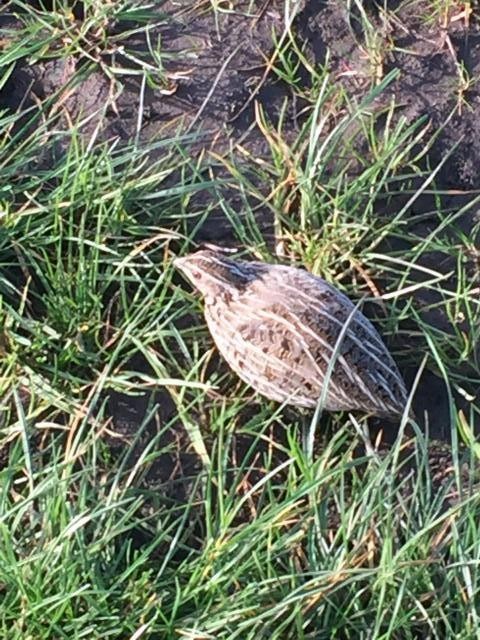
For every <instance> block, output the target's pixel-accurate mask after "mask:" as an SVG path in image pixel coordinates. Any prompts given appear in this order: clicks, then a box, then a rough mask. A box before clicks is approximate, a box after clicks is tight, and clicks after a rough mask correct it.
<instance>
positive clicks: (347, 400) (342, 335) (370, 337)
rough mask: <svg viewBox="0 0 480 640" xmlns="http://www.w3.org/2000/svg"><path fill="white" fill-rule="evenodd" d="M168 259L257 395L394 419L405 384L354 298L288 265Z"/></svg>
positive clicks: (209, 253)
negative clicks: (195, 294)
mask: <svg viewBox="0 0 480 640" xmlns="http://www.w3.org/2000/svg"><path fill="white" fill-rule="evenodd" d="M174 266H175V267H176V268H177V269H178V270H179V271H180V272H181V273H182V274H183V276H184V277H186V278H187V279H188V280H189V281H190V283H191V284H192V285H193V286H194V287H195V288H196V289H197V290H198V292H199V293H200V294H201V295H202V296H203V299H204V314H205V319H206V322H207V326H208V328H209V330H210V333H211V335H212V338H213V340H214V342H215V344H216V346H217V348H218V350H219V352H220V354H221V355H222V356H223V358H224V359H225V360H226V362H227V363H228V365H229V366H230V368H231V369H233V371H234V372H235V373H236V374H237V375H238V376H239V377H240V378H241V379H242V380H243V381H244V382H246V383H247V384H248V385H250V386H251V387H252V388H253V389H254V390H255V391H257V392H258V393H259V394H261V395H262V396H264V397H266V398H268V399H270V400H274V401H276V402H280V403H285V404H290V405H293V406H296V407H303V408H306V409H314V408H316V407H317V406H318V405H319V401H320V400H321V401H322V402H323V405H322V409H324V410H326V411H329V412H336V411H349V412H354V411H360V412H363V413H366V414H369V415H372V416H379V417H384V418H389V419H399V418H400V417H401V416H402V415H403V414H404V411H405V407H406V405H407V397H408V396H407V390H406V387H405V383H404V381H403V379H402V376H401V374H400V372H399V370H398V367H397V365H396V363H395V361H394V360H393V358H392V356H391V355H390V353H389V351H388V350H387V348H386V346H385V344H384V343H383V342H382V339H381V337H380V335H379V333H378V332H377V330H376V329H375V327H374V326H373V324H372V323H371V322H370V321H369V320H368V319H367V318H366V317H365V316H364V315H363V314H362V313H361V311H360V310H359V309H358V305H357V306H355V305H354V304H353V303H352V302H351V300H350V299H349V298H348V297H347V296H346V295H344V294H343V293H342V292H341V291H339V290H338V289H336V288H335V287H333V286H332V285H330V284H329V283H328V282H326V281H325V280H324V279H323V278H321V277H319V276H317V275H314V274H312V273H310V272H309V271H307V270H305V269H303V268H299V267H293V266H288V265H281V264H270V263H267V262H260V261H249V260H239V259H235V258H233V257H231V255H228V254H226V253H225V252H222V251H220V250H215V249H210V248H209V249H201V250H198V251H195V252H194V253H191V254H189V255H186V256H184V257H177V258H175V260H174Z"/></svg>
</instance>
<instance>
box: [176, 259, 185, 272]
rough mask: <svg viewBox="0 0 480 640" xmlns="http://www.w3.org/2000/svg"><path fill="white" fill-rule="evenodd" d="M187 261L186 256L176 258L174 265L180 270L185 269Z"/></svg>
mask: <svg viewBox="0 0 480 640" xmlns="http://www.w3.org/2000/svg"><path fill="white" fill-rule="evenodd" d="M185 262H186V259H185V258H175V259H174V261H173V266H174V267H175V269H179V270H180V271H183V270H184V269H185Z"/></svg>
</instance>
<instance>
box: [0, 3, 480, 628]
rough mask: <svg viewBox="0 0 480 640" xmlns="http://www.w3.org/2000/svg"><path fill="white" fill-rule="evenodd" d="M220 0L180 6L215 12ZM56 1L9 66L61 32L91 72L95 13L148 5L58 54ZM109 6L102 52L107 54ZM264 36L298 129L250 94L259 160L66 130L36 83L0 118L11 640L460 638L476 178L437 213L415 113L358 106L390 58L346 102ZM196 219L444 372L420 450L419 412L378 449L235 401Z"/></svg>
mask: <svg viewBox="0 0 480 640" xmlns="http://www.w3.org/2000/svg"><path fill="white" fill-rule="evenodd" d="M214 4H215V7H214V6H213V5H214ZM220 4H221V3H200V5H199V9H201V10H202V11H207V10H211V9H212V8H213V9H215V15H214V16H213V18H214V19H213V24H215V20H216V21H217V26H218V25H219V24H221V19H222V15H223V13H224V11H227V10H228V11H230V7H227V8H225V7H223V6H220ZM254 4H255V3H250V4H249V6H248V7H247V10H246V11H245V13H252V15H255V10H256V6H254ZM355 4H357V3H355ZM210 5H211V6H210ZM437 5H438V6H440V4H439V3H437V4H436V5H435V6H437ZM20 6H21V3H20V2H15V3H11V7H14V8H16V9H18V8H19V7H20ZM58 7H61V8H62V11H63V12H64V15H63V14H62V13H61V11H59V15H57V16H53V15H51V14H50V13H48V12H38V11H36V10H34V9H32V8H30V7H28V8H25V7H24V8H25V10H26V13H25V14H24V16H23V20H24V22H23V26H22V27H21V28H20V29H17V30H16V31H15V32H14V35H13V36H12V34H10V35H9V43H7V46H5V47H4V49H3V50H2V51H1V53H0V73H1V74H2V77H3V79H4V80H3V82H6V80H7V78H8V77H9V76H11V75H12V74H14V73H15V68H14V66H12V65H13V64H18V61H19V60H22V59H23V57H24V56H29V57H30V60H31V62H32V64H36V63H37V62H38V61H39V60H44V59H45V58H48V57H49V56H50V55H52V51H53V52H54V54H53V55H55V56H57V57H59V58H64V57H65V56H66V55H71V52H72V49H71V47H74V48H75V55H76V56H79V57H80V58H81V57H82V56H84V55H85V56H86V58H87V59H88V60H89V64H90V63H93V64H94V65H98V66H95V67H94V68H96V69H97V70H98V68H100V69H101V70H102V71H103V72H105V73H107V72H110V71H112V67H111V66H108V65H106V66H105V68H103V67H102V64H103V62H102V64H100V62H99V61H98V60H94V61H92V60H90V59H89V55H90V53H91V51H92V50H94V49H95V51H97V53H98V51H99V50H98V47H99V46H100V44H98V42H97V43H96V44H95V46H94V47H93V49H92V48H91V47H90V45H92V46H93V44H92V39H91V37H90V36H89V35H88V34H89V33H91V31H92V29H93V30H94V31H95V24H96V22H95V20H97V17H98V13H96V12H103V13H102V16H104V18H105V20H107V18H108V19H110V18H109V16H110V14H109V16H107V15H106V14H107V13H108V12H111V15H112V16H116V18H115V19H117V18H118V15H122V12H123V14H125V15H128V16H129V18H130V19H132V20H135V19H136V20H137V22H136V23H135V25H136V26H134V27H132V30H133V31H136V30H138V33H141V32H142V30H144V29H146V27H145V25H144V24H143V22H142V19H141V18H142V16H144V15H146V13H145V12H148V11H149V10H150V9H149V7H147V6H146V5H145V6H138V5H137V6H136V5H134V3H131V4H130V3H126V2H114V3H103V4H102V5H101V6H100V5H99V4H98V3H94V2H90V3H88V2H87V3H85V14H86V17H85V22H84V24H83V25H82V24H79V25H75V29H77V31H76V32H75V33H76V34H77V36H75V37H72V38H71V42H70V44H69V45H68V47H67V46H66V45H65V42H67V40H66V39H65V38H66V37H67V36H68V35H69V34H70V36H71V29H72V28H73V26H72V24H71V22H69V20H70V18H68V15H67V9H68V7H67V4H66V3H65V4H60V3H59V4H58ZM432 7H433V4H432ZM59 16H60V17H59ZM62 16H63V17H62ZM65 16H67V18H68V20H67V18H65ZM96 16H97V17H96ZM132 16H134V17H133V18H132ZM135 16H136V17H135ZM94 18H95V19H94ZM112 19H113V18H112ZM162 19H165V17H163V18H162ZM45 20H47V21H48V24H45ZM62 20H63V22H62ZM65 20H67V22H65ZM105 20H104V19H103V18H102V19H101V20H100V23H99V24H100V25H101V29H102V32H101V38H100V41H101V47H103V48H104V49H105V50H110V48H111V49H112V50H115V47H118V46H121V45H119V44H118V40H113V41H112V40H110V37H111V36H110V32H109V30H108V28H107V26H108V25H107V22H108V20H107V22H105ZM89 21H90V22H89ZM87 27H88V28H87ZM129 28H130V27H129ZM214 28H215V27H214ZM82 29H84V30H85V29H86V31H85V32H83V31H82ZM32 30H33V31H32ZM34 32H35V33H36V34H37V37H36V39H35V40H33V39H32V33H34ZM52 34H54V42H55V46H53V48H52ZM115 38H117V36H115ZM120 39H121V38H120ZM94 40H95V39H94ZM152 41H153V40H152ZM276 46H277V47H278V49H277V50H276V55H275V56H274V58H273V63H272V73H274V74H276V75H277V76H278V77H280V78H282V79H283V80H284V81H286V82H287V83H288V84H289V85H290V86H291V89H292V92H293V96H294V97H293V98H292V99H294V100H295V99H296V100H299V101H301V104H302V110H301V113H300V114H299V118H298V121H299V129H298V131H296V132H295V135H292V131H291V129H290V124H289V119H288V113H289V108H290V104H289V103H288V102H286V103H285V104H284V106H283V107H282V109H280V114H279V117H278V119H277V121H276V122H273V121H272V120H271V118H269V117H268V115H267V114H266V113H265V110H262V109H261V108H260V107H257V109H256V113H255V117H256V122H255V126H256V128H257V131H258V136H259V137H263V139H264V140H265V143H266V145H265V148H266V149H267V151H266V153H265V154H264V155H263V156H262V157H259V156H256V155H255V154H254V153H252V152H251V151H249V149H248V146H247V145H245V146H231V147H230V148H229V149H228V150H226V151H224V152H222V153H216V154H213V153H212V154H206V153H200V154H199V153H197V152H196V149H197V148H198V142H199V138H198V136H197V134H196V132H195V131H190V132H189V133H185V131H183V132H182V129H181V128H178V127H177V128H175V130H174V131H172V132H171V133H170V134H168V136H166V135H163V136H162V139H160V140H159V141H154V140H152V141H151V142H149V143H148V144H147V143H142V142H141V140H140V137H139V136H136V137H135V139H134V140H133V141H132V142H131V143H130V144H118V143H116V142H112V141H111V140H107V141H103V142H101V141H100V137H99V134H98V131H99V130H100V127H97V128H95V130H94V133H93V134H92V133H91V134H89V135H88V136H86V135H84V133H83V130H82V128H81V127H80V125H76V126H74V123H73V126H72V127H70V128H69V129H68V130H65V127H64V126H63V125H62V120H61V117H62V114H61V113H60V112H58V111H56V110H55V109H52V104H53V103H54V99H52V98H50V99H49V98H46V99H45V100H43V101H41V100H40V101H39V103H38V104H34V105H27V104H23V105H22V106H21V107H20V108H19V109H18V110H17V111H8V110H5V111H3V112H2V114H1V115H0V145H1V155H0V327H1V330H0V394H1V398H2V403H1V407H0V462H1V465H0V595H1V605H0V634H1V635H2V637H4V638H6V639H7V638H8V639H9V640H10V639H12V640H13V639H17V638H18V639H20V638H21V639H25V638H31V639H35V640H40V639H44V638H45V639H47V638H55V639H60V638H69V639H70V640H71V639H77V638H78V639H80V638H99V639H100V638H102V639H103V638H115V639H117V638H118V639H120V638H122V639H123V638H125V639H126V638H129V639H132V640H134V639H135V640H138V639H139V638H152V639H156V638H162V639H163V638H191V639H192V640H193V639H194V638H195V639H198V640H199V639H207V638H225V639H227V638H228V639H236V638H238V639H241V640H247V639H252V640H253V639H255V640H257V639H258V638H264V637H269V638H272V639H273V640H283V639H285V638H295V639H309V638H315V639H316V640H317V639H321V638H332V637H335V638H355V639H358V638H365V639H366V638H369V639H370V638H375V639H377V638H378V639H380V638H385V639H386V638H395V639H396V638H398V639H402V640H403V639H408V638H418V637H425V638H441V639H443V638H465V639H467V638H468V639H470V638H476V637H478V636H479V632H478V628H479V620H478V616H479V611H478V591H479V586H480V577H479V556H480V543H479V540H480V532H479V530H478V522H479V518H478V513H479V501H478V493H477V491H476V488H477V484H476V483H477V481H478V470H477V464H478V443H477V442H476V441H475V435H474V434H475V424H476V423H477V422H478V415H479V412H480V406H479V401H478V397H476V389H477V388H478V385H479V382H480V362H479V352H478V341H479V338H480V336H479V327H480V304H479V299H480V298H479V295H478V294H479V281H478V246H479V231H480V225H479V224H478V222H477V223H472V224H471V225H470V226H469V227H468V230H466V226H465V220H467V219H468V218H469V217H470V216H471V214H472V212H473V211H474V210H475V207H476V206H477V205H478V195H477V194H475V193H473V194H468V197H467V198H464V200H463V204H462V206H461V207H456V208H455V209H453V208H451V207H449V206H447V205H445V196H446V195H448V194H445V193H444V192H442V189H441V188H440V187H439V186H438V184H437V182H438V175H439V171H440V168H441V167H430V166H429V165H428V162H429V161H428V157H429V156H428V153H429V150H430V147H431V144H432V133H433V132H432V131H431V129H430V128H429V127H428V123H426V122H424V121H420V122H417V123H416V124H415V125H414V126H412V125H411V124H408V123H407V122H406V121H405V120H402V118H401V117H396V111H395V105H393V104H392V105H387V106H386V107H383V108H382V109H381V110H379V109H378V107H377V106H376V105H377V99H378V97H379V96H381V95H383V92H384V91H385V89H386V88H387V87H388V86H389V83H391V82H393V80H394V77H395V73H393V74H390V75H385V76H382V77H380V75H377V76H376V77H375V78H373V79H372V83H371V90H370V91H369V92H368V94H366V95H365V97H364V99H363V100H362V101H361V102H359V103H358V102H355V100H352V98H351V96H349V95H348V93H347V92H346V91H345V90H344V89H342V88H341V86H340V85H339V84H338V83H336V82H335V80H334V78H332V76H331V74H330V73H329V72H328V69H320V68H318V67H315V66H314V65H312V63H311V61H310V60H309V58H308V56H307V54H306V53H305V52H304V51H303V50H302V47H301V44H299V43H298V42H296V40H295V39H294V37H293V35H292V33H290V32H286V33H285V34H283V36H282V37H281V38H279V39H278V40H277V45H276ZM95 47H97V48H95ZM89 52H90V53H89ZM157 53H158V55H160V56H163V55H165V56H168V54H169V52H164V51H162V50H161V47H160V49H159V51H157ZM100 58H101V56H100ZM100 58H99V59H100ZM152 60H153V62H152ZM155 60H156V62H155ZM149 65H152V66H154V67H155V69H156V70H158V69H160V66H161V65H160V64H159V63H158V58H153V57H152V58H151V59H149V61H148V62H147V63H145V64H138V65H137V66H135V69H134V70H135V73H138V74H140V75H141V77H142V78H143V80H142V82H144V83H145V84H146V83H147V82H150V79H149V78H150V74H153V75H155V73H156V71H155V72H154V71H153V70H152V69H150V66H149ZM107 66H108V69H107ZM87 67H88V65H87ZM92 69H93V68H92ZM92 69H91V68H90V67H88V71H85V69H80V70H77V73H82V74H83V73H91V71H92ZM114 72H115V68H114V67H113V74H114V76H115V80H116V81H118V80H119V76H116V75H115V73H114ZM159 73H160V72H159ZM305 74H307V76H308V83H302V82H301V78H302V77H305ZM122 77H123V76H122V75H121V74H120V79H121V78H122ZM155 77H157V76H155ZM75 78H76V76H74V77H73V78H72V81H73V82H74V81H75ZM157 80H158V78H157ZM0 86H2V81H1V80H0ZM152 86H154V85H152ZM140 108H141V106H140ZM141 115H143V114H141ZM101 117H105V115H103V116H101ZM140 121H141V119H140V120H139V122H140ZM186 130H188V126H187V127H186ZM447 161H448V157H446V158H445V159H444V162H447ZM425 199H427V200H428V203H429V205H428V207H427V209H425V208H424V209H423V210H422V212H420V213H414V212H413V211H414V205H416V204H417V203H418V202H420V201H421V200H425ZM239 201H240V202H241V203H242V206H241V207H239V206H237V205H234V204H232V203H236V202H239ZM217 211H221V212H222V213H223V215H224V216H225V218H226V219H227V220H228V221H229V223H230V225H231V227H232V229H233V233H234V236H235V239H236V242H237V244H239V245H240V246H241V247H242V248H243V249H244V250H245V252H246V253H247V254H249V255H251V256H253V257H257V258H263V259H267V260H278V261H283V262H286V263H295V264H304V265H305V266H307V267H308V268H309V269H311V270H312V271H314V272H316V273H319V274H321V275H322V276H323V277H325V278H326V279H327V280H329V281H331V282H334V283H335V284H336V286H338V287H339V288H341V289H342V290H344V291H345V292H347V293H348V294H349V295H350V296H351V297H352V298H353V299H357V300H358V299H360V298H361V297H362V295H366V296H367V297H368V299H369V302H370V303H372V304H370V306H369V307H368V310H369V311H370V312H371V315H373V317H374V318H375V322H376V325H377V326H378V328H379V331H380V332H381V333H382V335H383V336H384V337H385V339H386V341H387V343H388V344H389V346H390V347H391V350H392V352H393V353H394V356H395V357H396V359H397V361H398V362H399V364H400V366H401V367H402V370H404V371H405V370H407V369H409V368H410V370H411V371H413V376H415V372H416V371H417V370H419V369H420V368H421V367H422V366H424V367H425V368H426V369H427V370H428V371H429V372H430V373H431V375H436V376H438V377H439V378H441V379H442V380H443V382H444V384H445V389H446V391H445V394H446V396H447V400H448V406H449V419H448V425H447V426H448V429H449V430H450V442H449V445H448V446H446V448H445V449H444V450H443V449H442V450H441V455H440V458H438V456H436V455H434V454H435V453H438V451H439V447H438V445H437V444H436V443H434V442H432V441H431V440H430V439H429V436H428V433H427V434H424V433H423V431H422V429H421V428H420V426H419V425H417V424H416V423H415V422H411V424H410V425H409V426H410V427H411V428H412V429H413V433H414V437H413V438H407V437H406V435H405V437H402V435H404V433H403V431H404V429H406V428H407V426H408V425H407V424H406V423H405V424H402V425H401V427H400V433H399V435H398V437H397V438H396V439H394V443H393V445H392V446H390V447H385V446H382V447H377V446H375V443H373V444H372V443H371V442H370V441H369V438H368V425H367V421H366V419H359V418H355V417H354V416H349V415H335V416H327V417H325V416H324V417H323V418H322V420H321V423H320V425H315V424H314V425H312V424H311V423H310V421H311V420H312V417H311V416H308V415H300V414H298V413H295V412H292V411H290V410H287V409H285V408H284V407H278V406H277V405H273V404H271V403H268V402H266V401H264V400H261V399H260V398H252V394H251V391H250V390H249V389H246V388H245V387H244V386H243V385H241V384H240V383H239V382H238V381H237V380H236V379H235V377H234V376H233V374H230V373H229V372H228V371H227V370H226V368H225V367H224V366H223V365H222V364H221V363H220V362H219V361H218V360H217V359H216V355H215V354H214V352H213V351H212V349H211V347H212V344H211V340H210V338H209V335H208V332H207V330H206V327H205V324H204V321H203V317H202V314H201V303H200V302H199V300H198V299H197V297H196V296H195V295H193V294H192V293H191V292H190V291H189V290H188V289H187V288H186V287H185V283H184V282H183V281H182V280H181V279H180V278H179V277H178V275H177V274H175V273H174V271H173V268H172V258H173V257H174V256H175V255H178V254H181V253H183V252H187V251H190V250H191V249H192V248H193V247H194V246H195V245H196V242H197V238H198V235H199V233H200V232H201V230H202V228H203V226H204V225H205V223H207V224H208V223H209V220H210V216H211V215H213V214H214V213H215V212H217ZM265 219H266V220H268V222H269V224H268V225H267V228H268V229H270V228H271V229H273V230H274V242H273V243H272V237H271V236H269V235H268V234H269V233H271V232H268V231H266V227H265V225H263V224H261V222H260V221H262V220H265ZM475 269H476V271H475ZM439 316H440V317H441V322H439V321H438V318H439ZM419 388H420V390H421V389H422V388H421V384H420V387H419ZM423 392H425V391H423ZM459 397H463V399H464V404H463V405H460V404H459ZM432 419H433V420H435V419H439V418H438V416H435V415H432V416H430V417H429V421H430V428H431V429H432V430H434V429H435V427H436V425H435V424H432V423H431V421H432ZM427 423H428V421H427ZM382 426H383V427H384V429H385V431H388V428H389V427H388V425H386V424H385V425H382ZM314 428H315V430H316V438H315V446H314V451H313V456H311V455H310V451H309V449H308V446H307V445H308V442H307V440H308V434H309V433H313V429H314ZM462 443H463V446H462ZM447 467H449V468H450V471H449V472H448V473H447V469H446V468H447ZM439 475H440V476H441V477H442V478H443V481H442V482H440V481H439Z"/></svg>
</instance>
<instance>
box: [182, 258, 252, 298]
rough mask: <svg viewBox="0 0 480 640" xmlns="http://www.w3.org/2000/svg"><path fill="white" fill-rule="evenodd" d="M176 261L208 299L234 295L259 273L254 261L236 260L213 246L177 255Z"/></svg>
mask: <svg viewBox="0 0 480 640" xmlns="http://www.w3.org/2000/svg"><path fill="white" fill-rule="evenodd" d="M173 264H174V265H175V267H176V268H177V269H179V270H180V271H181V272H182V273H183V274H184V275H185V276H186V277H187V278H188V279H189V280H190V282H191V283H192V284H193V285H194V287H196V288H197V289H198V290H199V291H200V293H201V294H202V295H203V296H204V297H205V298H206V299H215V298H216V297H218V296H223V295H230V296H234V295H235V294H237V293H239V292H240V291H241V290H242V289H243V288H244V287H245V286H246V285H247V284H248V283H249V282H250V281H251V280H253V279H254V278H255V277H257V276H258V274H257V273H256V270H255V268H254V267H253V263H249V262H244V261H235V260H232V259H231V258H228V257H227V256H226V255H224V254H223V253H221V252H220V251H212V250H211V249H202V250H201V251H196V252H195V253H191V254H189V255H187V256H185V257H183V258H176V259H175V260H174V263H173ZM255 264H257V263H255Z"/></svg>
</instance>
